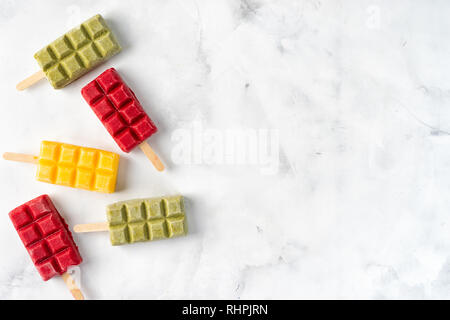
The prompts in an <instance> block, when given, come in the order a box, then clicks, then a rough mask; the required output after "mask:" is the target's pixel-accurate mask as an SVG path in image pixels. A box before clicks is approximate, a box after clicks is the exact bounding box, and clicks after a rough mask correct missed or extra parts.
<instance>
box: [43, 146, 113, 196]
mask: <svg viewBox="0 0 450 320" xmlns="http://www.w3.org/2000/svg"><path fill="white" fill-rule="evenodd" d="M118 167H119V155H118V154H116V153H113V152H107V151H103V150H98V149H91V148H84V147H78V146H74V145H70V144H65V143H59V142H52V141H43V142H42V143H41V152H40V155H39V164H38V169H37V173H36V178H37V180H39V181H43V182H48V183H53V184H58V185H63V186H68V187H72V188H80V189H85V190H90V191H98V192H104V193H112V192H114V189H115V186H116V178H117V171H118Z"/></svg>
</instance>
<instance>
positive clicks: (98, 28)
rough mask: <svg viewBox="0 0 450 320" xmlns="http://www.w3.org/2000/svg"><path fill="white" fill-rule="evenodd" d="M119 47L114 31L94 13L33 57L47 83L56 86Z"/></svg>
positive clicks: (67, 82) (72, 79)
mask: <svg viewBox="0 0 450 320" xmlns="http://www.w3.org/2000/svg"><path fill="white" fill-rule="evenodd" d="M120 50H121V47H120V45H119V43H118V42H117V40H116V38H115V36H114V34H113V33H112V31H111V30H110V29H109V28H108V26H107V25H106V22H105V20H104V19H103V17H102V16H101V15H99V14H97V15H96V16H94V17H92V18H90V19H89V20H87V21H85V22H83V23H82V24H81V25H80V26H78V27H76V28H74V29H72V30H70V31H69V32H67V33H66V34H64V35H63V36H61V37H59V38H58V39H56V40H55V41H53V42H52V43H50V44H49V45H48V46H46V47H45V48H43V49H41V50H39V51H38V52H37V53H36V54H35V55H34V58H35V59H36V60H37V62H38V63H39V66H40V67H41V68H42V70H43V71H44V73H45V75H46V77H47V79H48V81H49V82H50V83H51V85H52V86H53V87H54V88H55V89H60V88H63V87H65V86H66V85H68V84H69V83H71V82H72V81H74V80H76V79H78V78H79V77H81V76H82V75H84V74H85V73H87V72H88V71H90V70H91V69H93V68H94V67H96V66H98V65H99V64H100V63H102V62H103V61H105V60H107V59H109V58H110V57H112V56H113V55H115V54H116V53H118V52H120Z"/></svg>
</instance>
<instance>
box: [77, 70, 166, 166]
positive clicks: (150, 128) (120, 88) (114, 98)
mask: <svg viewBox="0 0 450 320" xmlns="http://www.w3.org/2000/svg"><path fill="white" fill-rule="evenodd" d="M81 94H82V95H83V98H84V99H85V100H86V102H87V103H88V104H89V106H90V107H91V108H92V110H93V111H94V112H95V114H96V115H97V117H98V118H99V119H100V121H101V122H102V123H103V125H104V126H105V128H106V130H108V132H109V133H110V134H111V136H112V137H113V138H114V140H115V141H116V143H117V144H118V145H119V147H120V149H122V150H123V151H124V152H130V151H131V150H133V149H134V148H135V147H137V146H140V147H141V149H142V150H143V151H144V153H145V154H146V155H147V157H148V158H149V159H150V160H151V161H152V163H153V165H154V166H155V167H156V169H158V170H159V171H162V170H164V166H163V164H162V163H161V160H159V158H158V156H157V155H156V154H155V153H154V152H153V150H152V149H151V148H150V146H149V145H148V144H147V142H146V140H147V139H148V138H150V136H151V135H153V134H154V133H156V131H157V128H156V126H155V124H154V123H153V122H152V120H151V119H150V118H149V116H148V115H147V113H145V111H144V109H143V108H142V106H141V104H140V102H139V100H138V99H137V98H136V96H135V94H134V92H133V91H132V90H131V89H130V88H129V87H128V86H127V85H126V84H125V82H124V81H123V80H122V78H121V77H120V75H119V74H118V73H117V71H116V70H115V69H114V68H111V69H108V70H106V71H105V72H103V73H102V74H101V75H99V76H98V77H97V78H96V79H95V80H93V81H91V82H90V83H89V84H87V85H86V86H85V87H84V88H83V89H82V90H81Z"/></svg>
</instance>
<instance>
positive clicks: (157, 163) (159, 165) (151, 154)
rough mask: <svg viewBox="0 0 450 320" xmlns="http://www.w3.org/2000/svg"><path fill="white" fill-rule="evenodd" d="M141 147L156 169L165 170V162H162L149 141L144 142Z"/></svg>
mask: <svg viewBox="0 0 450 320" xmlns="http://www.w3.org/2000/svg"><path fill="white" fill-rule="evenodd" d="M139 147H140V148H141V150H142V151H143V152H144V154H145V155H146V156H147V158H148V159H149V160H150V161H151V162H152V163H153V165H154V166H155V168H156V170H158V171H163V170H164V164H163V163H162V162H161V160H160V159H159V157H158V156H157V155H156V153H155V151H153V149H152V147H150V145H149V144H148V143H147V141H145V142H142V143H141V144H140V145H139Z"/></svg>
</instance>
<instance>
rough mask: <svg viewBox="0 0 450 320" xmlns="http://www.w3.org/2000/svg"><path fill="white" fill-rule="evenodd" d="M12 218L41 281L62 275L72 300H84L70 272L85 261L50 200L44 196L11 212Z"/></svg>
mask: <svg viewBox="0 0 450 320" xmlns="http://www.w3.org/2000/svg"><path fill="white" fill-rule="evenodd" d="M9 217H10V219H11V221H12V223H13V225H14V228H15V229H16V230H17V233H18V234H19V237H20V239H21V240H22V242H23V244H24V245H25V248H26V249H27V251H28V254H29V255H30V257H31V260H32V261H33V263H34V265H35V266H36V269H37V271H38V272H39V274H40V275H41V277H42V279H43V280H44V281H47V280H49V279H51V278H53V277H54V276H56V275H62V276H63V279H64V281H65V282H66V284H67V286H68V287H69V289H70V290H71V293H72V295H73V297H74V298H75V299H77V300H83V299H84V298H83V294H82V293H81V291H80V289H78V288H77V287H76V285H75V283H74V281H73V279H72V277H71V276H70V275H69V273H68V272H67V270H68V268H69V267H72V266H77V265H79V264H80V263H81V262H82V261H83V259H82V258H81V256H80V253H79V251H78V247H77V246H76V244H75V242H74V241H73V238H72V234H71V233H70V231H69V229H68V227H67V224H66V222H65V221H64V219H63V218H62V217H61V216H60V214H59V213H58V210H56V208H55V206H54V205H53V203H52V201H51V200H50V197H49V196H48V195H42V196H39V197H37V198H35V199H33V200H30V201H28V202H26V203H25V204H23V205H21V206H19V207H17V208H15V209H14V210H12V211H11V212H10V213H9Z"/></svg>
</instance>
